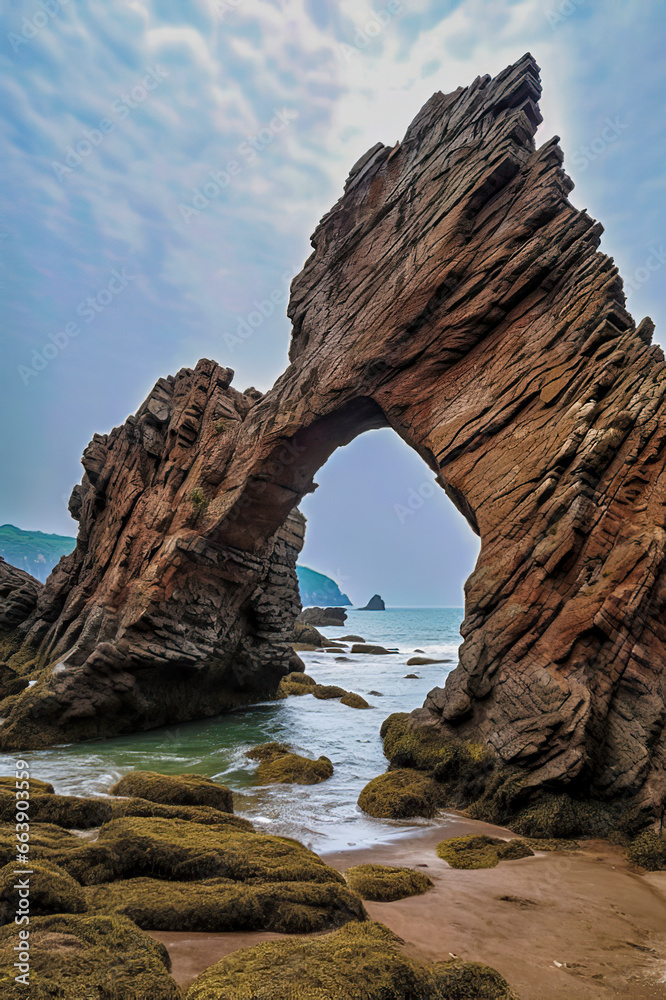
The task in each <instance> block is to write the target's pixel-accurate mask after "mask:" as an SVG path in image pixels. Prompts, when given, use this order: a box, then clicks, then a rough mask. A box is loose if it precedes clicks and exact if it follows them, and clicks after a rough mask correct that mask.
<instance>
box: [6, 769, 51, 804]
mask: <svg viewBox="0 0 666 1000" xmlns="http://www.w3.org/2000/svg"><path fill="white" fill-rule="evenodd" d="M25 781H27V782H28V784H29V786H30V789H29V793H28V794H29V795H30V797H32V796H33V795H50V794H52V793H53V785H52V784H51V782H50V781H40V779H39V778H26V779H25ZM18 783H19V785H23V780H20V781H19V782H18ZM16 784H17V782H16V777H15V775H13V774H12V775H3V776H2V777H0V800H2V799H3V798H4V797H5V796H10V797H11V798H12V799H15V798H16V796H17V794H18V796H19V797H20V796H22V795H24V794H25V791H26V790H25V789H23V788H20V789H17V787H16Z"/></svg>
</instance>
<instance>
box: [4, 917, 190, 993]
mask: <svg viewBox="0 0 666 1000" xmlns="http://www.w3.org/2000/svg"><path fill="white" fill-rule="evenodd" d="M16 942H17V938H16V927H15V926H12V925H7V926H5V927H2V928H0V995H2V996H7V997H9V996H15V995H19V993H18V992H17V990H22V989H23V987H21V986H18V987H17V984H16V982H15V979H14V977H15V976H16V975H17V969H16V967H15V965H14V963H15V962H16V960H17V958H16V956H17V952H16V951H15V945H16ZM26 968H29V970H30V980H29V982H30V987H29V991H30V992H29V996H30V998H31V1000H49V998H52V997H58V998H59V1000H88V998H92V997H94V998H95V1000H119V998H121V997H122V1000H148V998H150V1000H158V998H159V1000H182V992H181V990H180V988H179V987H178V985H177V984H176V982H175V980H174V979H172V977H171V976H170V974H169V972H170V969H171V963H170V960H169V953H168V952H167V949H166V948H165V946H164V945H163V944H161V943H160V942H158V941H155V940H154V939H153V938H151V937H150V936H149V935H148V934H146V933H145V932H144V931H142V930H140V929H139V928H138V927H137V926H136V924H133V923H132V921H131V920H128V919H127V918H126V917H95V916H87V915H83V916H82V915H76V914H67V915H62V914H61V915H57V916H48V917H35V918H32V917H31V919H30V962H29V966H26ZM26 995H27V994H26Z"/></svg>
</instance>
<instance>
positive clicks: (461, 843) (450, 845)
mask: <svg viewBox="0 0 666 1000" xmlns="http://www.w3.org/2000/svg"><path fill="white" fill-rule="evenodd" d="M436 851H437V856H438V857H440V858H441V859H442V860H443V861H446V863H447V864H448V865H450V866H451V868H495V867H496V866H497V865H498V864H499V862H500V861H517V860H519V859H520V858H531V857H533V856H534V851H533V850H532V849H531V848H530V847H528V845H527V844H526V843H525V842H524V841H522V840H500V839H499V838H497V837H487V836H486V835H485V834H481V835H479V834H472V835H470V836H467V837H451V838H450V839H449V840H441V841H440V842H439V844H438V845H437V847H436Z"/></svg>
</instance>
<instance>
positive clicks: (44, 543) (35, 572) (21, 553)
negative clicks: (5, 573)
mask: <svg viewBox="0 0 666 1000" xmlns="http://www.w3.org/2000/svg"><path fill="white" fill-rule="evenodd" d="M75 545H76V539H75V538H70V537H69V535H46V534H44V532H43V531H23V530H22V529H21V528H15V527H14V525H13V524H3V525H1V526H0V556H2V557H3V559H5V560H6V562H8V563H11V564H12V566H18V568H19V569H24V570H25V571H26V573H30V575H31V576H36V577H37V579H38V580H41V581H42V583H43V582H44V581H45V580H46V578H47V576H48V575H49V573H50V572H51V570H52V569H53V567H54V566H55V565H56V563H57V562H59V560H60V558H61V557H62V556H66V555H67V554H68V553H69V552H71V551H72V549H73V548H74V546H75Z"/></svg>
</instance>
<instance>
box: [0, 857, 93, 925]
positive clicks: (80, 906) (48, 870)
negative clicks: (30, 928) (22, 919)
mask: <svg viewBox="0 0 666 1000" xmlns="http://www.w3.org/2000/svg"><path fill="white" fill-rule="evenodd" d="M28 869H29V891H30V896H29V902H30V911H29V915H30V919H31V920H32V918H33V917H37V916H45V915H47V914H50V913H83V912H84V911H85V909H86V901H85V896H84V893H83V889H82V888H81V886H80V885H79V883H78V882H77V881H76V880H75V879H73V878H72V877H71V875H68V873H67V872H66V871H65V870H64V869H62V868H60V867H59V866H58V865H56V864H51V863H49V862H48V861H45V862H39V861H32V860H31V861H30V864H29V866H28ZM20 872H21V869H20V867H18V866H17V864H16V862H10V863H9V864H8V865H5V867H4V868H3V869H1V870H0V924H9V923H13V922H14V918H15V917H16V915H17V913H18V912H19V893H18V883H17V879H21V874H20Z"/></svg>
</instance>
